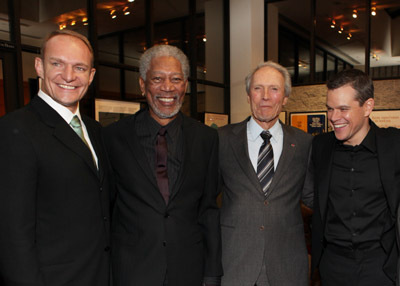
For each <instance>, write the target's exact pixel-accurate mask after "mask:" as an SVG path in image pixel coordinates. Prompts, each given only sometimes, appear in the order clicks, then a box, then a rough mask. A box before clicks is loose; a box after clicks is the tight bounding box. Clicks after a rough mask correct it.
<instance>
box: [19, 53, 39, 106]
mask: <svg viewBox="0 0 400 286" xmlns="http://www.w3.org/2000/svg"><path fill="white" fill-rule="evenodd" d="M36 56H38V55H37V54H33V53H27V52H22V67H23V71H22V73H23V82H24V104H25V105H26V104H28V103H29V101H30V100H31V97H32V96H34V95H35V94H36V93H37V91H38V90H37V88H35V85H36V84H37V82H36V81H37V75H36V70H35V57H36Z"/></svg>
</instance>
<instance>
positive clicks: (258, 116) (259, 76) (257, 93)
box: [247, 67, 288, 129]
mask: <svg viewBox="0 0 400 286" xmlns="http://www.w3.org/2000/svg"><path fill="white" fill-rule="evenodd" d="M287 99H288V98H287V97H285V80H284V78H283V76H282V74H281V73H280V72H279V71H277V70H276V69H274V68H272V67H263V68H260V69H259V70H257V71H256V72H255V73H254V75H253V78H252V80H251V83H250V91H249V94H248V97H247V101H248V102H249V103H250V108H251V113H252V116H253V118H254V119H255V121H256V122H257V123H258V124H259V125H260V126H261V127H262V128H263V129H269V128H271V127H272V126H273V125H274V124H275V122H276V121H277V120H278V118H279V113H280V112H281V111H282V106H284V105H285V104H286V102H287Z"/></svg>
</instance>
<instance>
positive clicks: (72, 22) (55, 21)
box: [21, 0, 88, 47]
mask: <svg viewBox="0 0 400 286" xmlns="http://www.w3.org/2000/svg"><path fill="white" fill-rule="evenodd" d="M60 4H61V3H60V2H58V1H53V0H40V1H39V0H24V1H23V3H22V4H21V35H22V37H21V42H22V44H23V45H30V46H35V47H40V45H41V43H42V41H43V39H44V38H45V37H46V35H47V34H48V33H50V32H51V31H53V30H56V29H70V30H74V31H77V32H79V33H81V34H83V35H85V36H87V25H88V22H87V11H86V2H85V1H78V0H75V1H65V2H62V5H60Z"/></svg>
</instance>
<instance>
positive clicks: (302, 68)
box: [297, 41, 310, 83]
mask: <svg viewBox="0 0 400 286" xmlns="http://www.w3.org/2000/svg"><path fill="white" fill-rule="evenodd" d="M298 66H299V79H298V82H297V83H309V82H310V45H309V43H306V42H305V41H302V42H300V43H299V62H298Z"/></svg>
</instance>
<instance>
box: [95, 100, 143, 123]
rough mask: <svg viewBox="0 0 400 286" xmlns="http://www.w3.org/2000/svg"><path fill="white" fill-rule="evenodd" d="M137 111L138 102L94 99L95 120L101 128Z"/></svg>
mask: <svg viewBox="0 0 400 286" xmlns="http://www.w3.org/2000/svg"><path fill="white" fill-rule="evenodd" d="M139 110H140V103H138V102H129V101H119V100H109V99H99V98H96V99H95V119H96V120H97V121H98V122H99V123H100V124H101V125H102V126H107V125H109V124H111V123H113V122H116V121H118V120H120V119H121V118H123V117H125V116H128V115H131V114H134V113H136V112H137V111H139Z"/></svg>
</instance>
